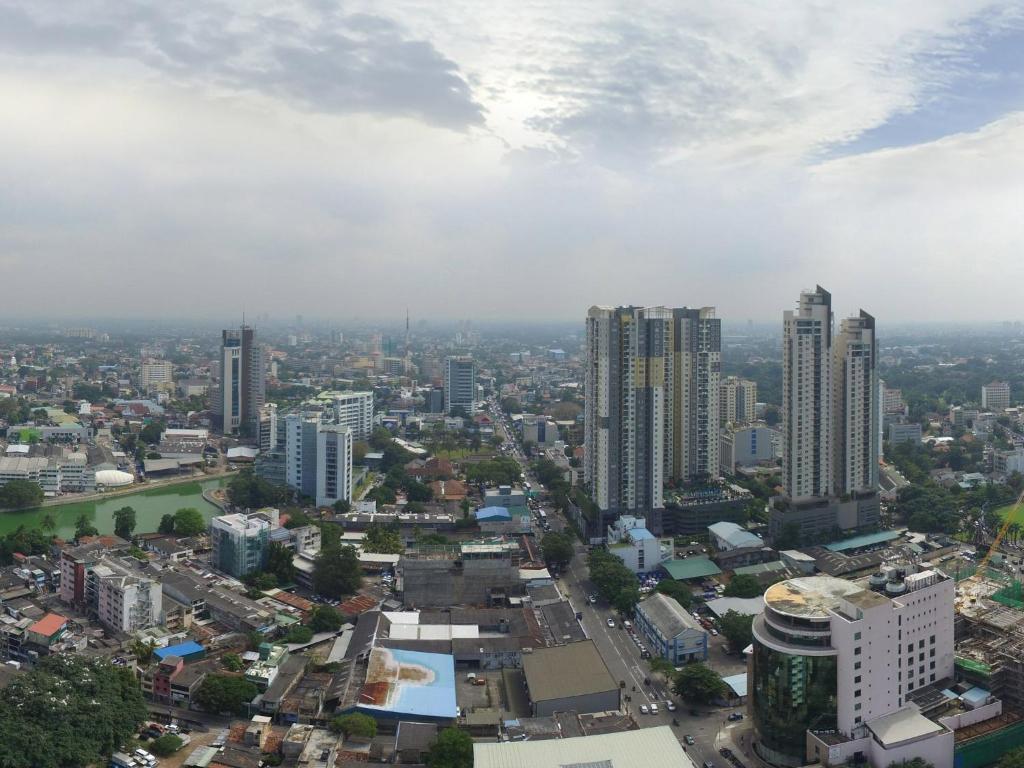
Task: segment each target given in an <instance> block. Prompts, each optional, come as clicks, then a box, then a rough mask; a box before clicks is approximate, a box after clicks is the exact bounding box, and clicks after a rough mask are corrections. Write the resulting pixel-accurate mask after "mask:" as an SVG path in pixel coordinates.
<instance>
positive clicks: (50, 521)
mask: <svg viewBox="0 0 1024 768" xmlns="http://www.w3.org/2000/svg"><path fill="white" fill-rule="evenodd" d="M39 527H40V528H42V529H43V530H44V531H49V532H50V534H53V532H54V531H56V530H57V521H56V520H55V519H54V518H53V515H51V514H50V513H49V512H47V513H46V514H45V515H43V519H42V520H40V521H39Z"/></svg>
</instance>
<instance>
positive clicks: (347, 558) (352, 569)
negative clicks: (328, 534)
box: [313, 540, 363, 599]
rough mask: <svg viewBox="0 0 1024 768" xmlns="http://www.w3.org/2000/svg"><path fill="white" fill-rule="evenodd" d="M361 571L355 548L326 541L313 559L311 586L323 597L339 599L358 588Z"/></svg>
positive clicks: (360, 580) (361, 579)
mask: <svg viewBox="0 0 1024 768" xmlns="http://www.w3.org/2000/svg"><path fill="white" fill-rule="evenodd" d="M362 581H363V578H362V571H361V569H360V567H359V557H358V555H357V554H356V551H355V549H353V548H352V547H349V546H339V545H338V544H337V540H335V541H333V542H330V543H326V542H325V545H324V546H323V547H322V548H321V549H320V551H319V552H318V553H317V555H316V559H315V560H314V561H313V588H314V589H315V590H316V592H317V594H320V595H323V596H324V597H330V598H334V599H340V598H343V597H347V596H348V595H351V594H352V593H353V592H355V591H356V590H357V589H359V586H360V584H362Z"/></svg>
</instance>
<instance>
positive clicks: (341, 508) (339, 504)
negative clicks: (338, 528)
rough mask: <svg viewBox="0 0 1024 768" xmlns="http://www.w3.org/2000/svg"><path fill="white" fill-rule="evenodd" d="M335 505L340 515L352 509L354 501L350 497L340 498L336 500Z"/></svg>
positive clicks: (335, 509)
mask: <svg viewBox="0 0 1024 768" xmlns="http://www.w3.org/2000/svg"><path fill="white" fill-rule="evenodd" d="M333 506H334V511H335V512H337V513H338V514H339V515H344V514H345V513H347V512H351V511H352V502H351V501H349V500H348V499H338V500H337V501H336V502H334V504H333Z"/></svg>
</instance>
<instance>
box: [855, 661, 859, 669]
mask: <svg viewBox="0 0 1024 768" xmlns="http://www.w3.org/2000/svg"><path fill="white" fill-rule="evenodd" d="M853 668H854V669H860V662H859V661H855V662H853Z"/></svg>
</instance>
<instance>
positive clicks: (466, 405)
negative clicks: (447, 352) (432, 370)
mask: <svg viewBox="0 0 1024 768" xmlns="http://www.w3.org/2000/svg"><path fill="white" fill-rule="evenodd" d="M456 408H458V409H461V410H463V411H465V412H466V413H467V414H469V415H472V414H473V413H474V412H475V411H476V363H475V362H474V361H473V358H472V357H469V356H463V357H449V358H447V359H445V361H444V410H445V413H447V414H449V415H450V414H452V412H453V410H454V409H456Z"/></svg>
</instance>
